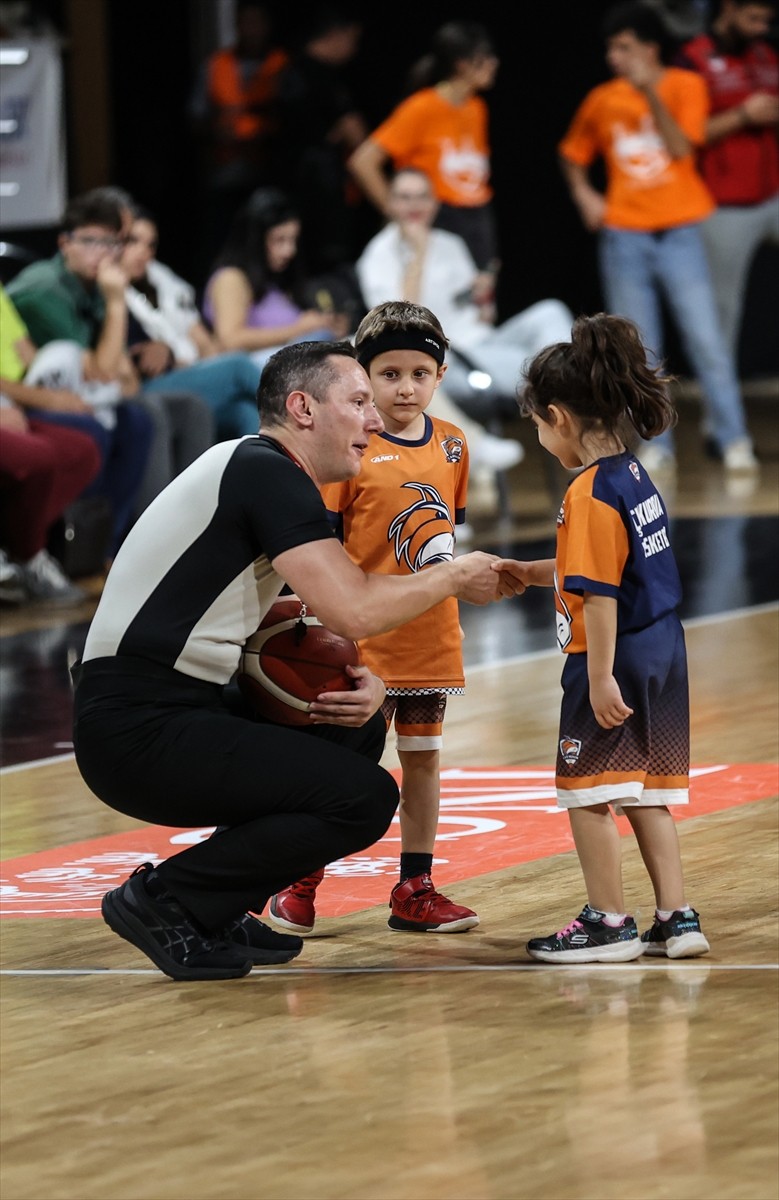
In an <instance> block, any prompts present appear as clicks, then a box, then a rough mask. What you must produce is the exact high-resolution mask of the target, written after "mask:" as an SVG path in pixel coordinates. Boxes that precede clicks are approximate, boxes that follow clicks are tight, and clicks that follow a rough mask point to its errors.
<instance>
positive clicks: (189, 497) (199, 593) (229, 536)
mask: <svg viewBox="0 0 779 1200" xmlns="http://www.w3.org/2000/svg"><path fill="white" fill-rule="evenodd" d="M334 536H335V534H334V532H333V529H332V527H331V526H330V523H329V522H328V519H327V514H326V511H325V507H324V504H323V502H322V498H321V496H320V494H319V489H318V488H317V486H316V484H315V483H314V482H313V480H312V479H311V478H310V477H309V476H308V475H307V474H306V472H305V471H303V470H302V469H301V467H300V466H298V464H297V463H296V462H295V460H294V459H293V458H292V457H291V456H290V455H288V454H287V452H286V451H285V450H284V449H283V448H282V447H281V446H280V445H279V443H278V442H275V441H274V440H273V439H272V438H270V437H266V436H263V435H260V436H256V435H255V436H249V437H244V438H240V439H239V440H238V441H230V442H220V443H219V444H218V445H216V446H213V447H212V448H211V449H210V450H207V451H206V453H205V454H203V455H201V457H200V458H199V459H197V461H196V462H194V463H192V465H191V466H189V467H187V469H186V470H185V471H183V472H182V473H181V474H180V475H179V476H177V477H176V478H175V479H174V480H173V482H172V483H170V484H169V485H168V487H166V488H165V490H164V491H163V492H161V493H160V495H159V496H157V498H156V499H155V500H154V501H153V502H152V503H151V504H150V505H149V507H148V508H147V509H146V510H145V512H144V513H143V514H142V515H141V516H140V518H139V519H138V521H137V522H136V523H135V525H134V526H133V527H132V529H131V530H130V532H129V534H128V535H127V537H126V539H125V541H124V542H123V544H122V546H121V548H120V550H119V553H118V554H117V556H116V559H115V561H114V563H113V565H112V567H111V570H110V571H109V574H108V579H107V580H106V584H105V588H104V590H103V594H102V596H101V599H100V603H99V605H98V607H97V611H96V613H95V616H94V618H93V620H92V624H91V626H90V628H89V633H88V635H87V640H86V645H85V648H84V654H83V659H82V661H83V662H88V661H89V660H90V659H95V658H103V657H106V656H108V657H110V656H114V655H131V656H133V657H136V658H146V659H150V660H151V661H153V662H156V663H161V664H163V665H164V666H167V667H172V668H174V669H175V670H177V671H181V672H182V673H183V674H185V675H191V676H194V677H195V678H197V679H205V680H208V681H209V682H212V683H221V684H224V683H227V682H228V680H229V679H230V678H231V676H232V675H233V673H234V672H235V670H236V669H237V667H238V663H239V660H240V655H241V650H242V647H243V645H244V643H245V641H246V640H247V638H249V637H250V636H251V634H253V633H254V632H255V630H256V629H257V627H258V625H259V624H260V621H261V620H262V618H263V616H264V615H265V613H266V612H267V611H268V609H269V608H270V606H271V604H272V603H273V602H274V600H275V599H276V597H277V596H278V594H279V592H280V591H281V589H282V587H283V586H284V581H283V580H282V579H281V577H280V576H279V575H278V574H277V573H276V572H275V571H274V570H273V568H272V566H271V562H272V561H273V559H274V558H275V557H276V556H277V555H279V554H281V553H282V552H283V551H285V550H291V549H292V548H293V547H295V546H300V545H304V544H305V543H307V542H314V541H320V540H323V539H325V538H332V537H334Z"/></svg>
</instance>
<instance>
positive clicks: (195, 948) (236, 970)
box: [101, 863, 252, 979]
mask: <svg viewBox="0 0 779 1200" xmlns="http://www.w3.org/2000/svg"><path fill="white" fill-rule="evenodd" d="M153 870H154V867H153V865H152V864H151V863H144V864H143V866H141V867H137V868H136V870H135V871H133V873H132V875H131V876H130V878H129V879H128V880H126V881H125V882H124V883H123V884H122V885H121V887H118V888H115V889H114V891H112V892H107V893H106V895H105V896H103V903H102V905H101V911H102V913H103V920H104V921H105V923H106V925H109V926H110V927H111V929H113V931H114V933H118V934H119V937H123V938H124V939H125V940H126V941H128V942H132V944H133V946H137V947H138V949H139V950H141V951H142V952H143V953H144V954H145V955H146V956H147V957H148V958H150V959H151V960H152V962H153V963H154V964H155V966H157V967H159V969H160V970H161V971H164V972H165V974H166V975H169V976H170V978H171V979H239V978H240V977H241V976H242V975H248V974H249V972H250V971H251V969H252V962H251V959H250V957H249V955H248V954H247V953H246V952H245V951H243V950H242V949H241V948H240V947H237V946H234V945H228V944H227V943H226V942H224V941H219V940H218V939H217V938H213V937H208V935H207V934H206V933H204V932H203V931H202V930H200V929H199V928H198V927H197V925H196V924H195V922H194V920H193V918H192V917H190V916H189V914H188V913H186V912H185V911H184V909H183V908H182V907H181V905H180V904H179V903H178V902H177V901H176V900H174V899H173V897H172V896H170V898H169V899H168V898H167V895H168V894H166V898H165V899H161V898H159V897H155V898H153V897H152V896H150V895H149V892H148V890H147V889H146V886H145V882H144V880H145V879H148V878H149V875H150V874H151V872H152V871H153Z"/></svg>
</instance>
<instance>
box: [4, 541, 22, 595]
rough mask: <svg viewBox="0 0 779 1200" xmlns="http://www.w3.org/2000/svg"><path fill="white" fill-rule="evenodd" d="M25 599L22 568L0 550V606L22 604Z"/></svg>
mask: <svg viewBox="0 0 779 1200" xmlns="http://www.w3.org/2000/svg"><path fill="white" fill-rule="evenodd" d="M26 599H27V588H26V587H25V586H24V575H23V573H22V568H21V567H19V566H17V564H16V563H14V562H11V560H10V558H9V557H8V555H7V554H6V552H5V550H0V604H22V603H23V602H24V601H25V600H26Z"/></svg>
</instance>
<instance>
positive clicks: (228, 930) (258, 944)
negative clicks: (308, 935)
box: [219, 913, 303, 966]
mask: <svg viewBox="0 0 779 1200" xmlns="http://www.w3.org/2000/svg"><path fill="white" fill-rule="evenodd" d="M219 937H220V939H221V940H222V941H223V942H227V943H228V945H230V946H233V947H235V949H237V950H240V951H241V953H243V954H245V955H247V957H249V958H250V959H251V960H252V962H253V963H254V964H255V966H260V965H262V964H263V963H285V962H289V960H290V959H291V958H296V957H297V955H298V954H300V951H301V950H302V949H303V939H302V938H299V937H293V936H292V934H290V933H276V930H275V929H269V928H268V926H267V925H263V923H262V921H258V920H257V918H256V917H253V916H252V915H251V913H246V914H245V916H243V917H240V918H239V919H238V920H237V921H233V922H232V924H230V925H226V926H225V927H224V929H221V930H220V931H219Z"/></svg>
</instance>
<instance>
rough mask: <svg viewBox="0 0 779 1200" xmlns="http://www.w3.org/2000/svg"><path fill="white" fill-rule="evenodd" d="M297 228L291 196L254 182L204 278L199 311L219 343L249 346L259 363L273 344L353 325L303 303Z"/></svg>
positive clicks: (332, 334) (325, 335) (320, 336)
mask: <svg viewBox="0 0 779 1200" xmlns="http://www.w3.org/2000/svg"><path fill="white" fill-rule="evenodd" d="M300 230H301V222H300V217H299V215H298V212H297V209H296V207H295V205H294V204H293V202H292V201H291V200H290V198H289V197H288V196H287V195H286V194H285V193H284V192H282V191H281V190H280V189H278V188H259V189H258V190H257V191H256V192H255V193H254V195H253V196H252V197H251V199H250V200H249V201H248V203H247V204H246V205H245V206H244V208H242V209H241V211H240V212H239V213H238V214H237V216H236V218H235V220H234V222H233V225H232V228H231V230H230V233H229V235H228V238H227V241H226V243H225V245H224V247H223V249H222V252H221V254H220V255H219V257H218V258H217V261H216V264H215V268H214V271H213V274H212V275H211V277H210V279H209V280H208V282H207V284H206V288H205V294H204V300H203V314H204V316H205V318H206V320H207V321H209V323H210V324H211V327H212V329H213V331H214V335H215V337H216V339H217V342H218V344H219V345H220V346H221V347H222V349H224V350H243V351H248V352H249V353H251V354H252V355H253V358H254V361H255V363H256V364H257V365H258V366H259V367H262V365H263V364H264V362H265V360H266V359H267V358H269V357H270V355H271V354H272V353H273V351H274V350H278V348H279V347H280V346H284V345H287V344H288V343H290V342H301V341H314V340H325V341H326V340H329V339H331V338H334V339H338V338H342V337H344V336H345V335H346V334H347V333H348V332H349V330H350V326H351V324H352V319H351V317H350V316H349V315H347V314H345V313H342V312H336V311H323V309H322V308H317V307H312V306H310V305H309V306H308V307H304V304H305V299H304V296H305V288H306V283H307V278H306V272H305V268H304V265H303V262H302V257H301V255H300V254H299V253H298V242H299V239H300ZM323 303H326V301H323Z"/></svg>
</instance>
